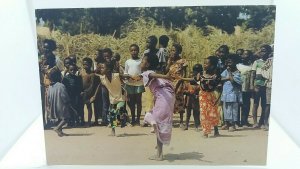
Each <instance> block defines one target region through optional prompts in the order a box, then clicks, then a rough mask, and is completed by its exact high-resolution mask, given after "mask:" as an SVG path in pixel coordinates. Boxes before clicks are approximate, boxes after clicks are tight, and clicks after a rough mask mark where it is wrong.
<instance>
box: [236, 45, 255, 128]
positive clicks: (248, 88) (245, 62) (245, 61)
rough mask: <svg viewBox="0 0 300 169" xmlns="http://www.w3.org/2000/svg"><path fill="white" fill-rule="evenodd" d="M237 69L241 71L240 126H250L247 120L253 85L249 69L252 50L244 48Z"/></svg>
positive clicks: (250, 67)
mask: <svg viewBox="0 0 300 169" xmlns="http://www.w3.org/2000/svg"><path fill="white" fill-rule="evenodd" d="M236 67H237V69H238V70H239V71H240V73H241V78H242V100H243V104H242V105H241V111H242V113H241V126H243V127H251V126H252V125H251V124H250V123H249V121H248V117H249V112H250V105H251V104H250V103H251V102H250V99H251V96H252V90H253V85H251V84H252V83H251V81H250V80H251V69H252V52H251V51H250V50H244V52H243V54H242V57H241V60H240V63H238V64H237V65H236Z"/></svg>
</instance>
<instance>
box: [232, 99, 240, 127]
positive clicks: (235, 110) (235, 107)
mask: <svg viewBox="0 0 300 169" xmlns="http://www.w3.org/2000/svg"><path fill="white" fill-rule="evenodd" d="M239 113H240V111H239V103H232V115H233V121H234V122H236V123H238V122H239Z"/></svg>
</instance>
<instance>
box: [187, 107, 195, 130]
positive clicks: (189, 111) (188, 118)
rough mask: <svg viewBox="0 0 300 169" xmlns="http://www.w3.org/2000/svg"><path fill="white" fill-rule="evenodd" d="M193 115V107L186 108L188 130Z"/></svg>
mask: <svg viewBox="0 0 300 169" xmlns="http://www.w3.org/2000/svg"><path fill="white" fill-rule="evenodd" d="M191 114H192V108H191V107H187V108H186V128H188V126H189V122H190V118H191ZM194 118H195V117H194Z"/></svg>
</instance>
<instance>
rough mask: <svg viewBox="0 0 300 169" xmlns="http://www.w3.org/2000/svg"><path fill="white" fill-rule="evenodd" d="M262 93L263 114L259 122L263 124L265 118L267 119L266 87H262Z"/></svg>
mask: <svg viewBox="0 0 300 169" xmlns="http://www.w3.org/2000/svg"><path fill="white" fill-rule="evenodd" d="M260 95H261V102H260V105H261V116H260V118H259V124H260V125H263V124H264V119H265V112H266V87H264V86H263V87H261V90H260Z"/></svg>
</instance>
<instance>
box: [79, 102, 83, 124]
mask: <svg viewBox="0 0 300 169" xmlns="http://www.w3.org/2000/svg"><path fill="white" fill-rule="evenodd" d="M78 115H79V118H80V121H81V123H82V124H83V123H84V103H83V100H82V99H81V98H80V99H79V102H78Z"/></svg>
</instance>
